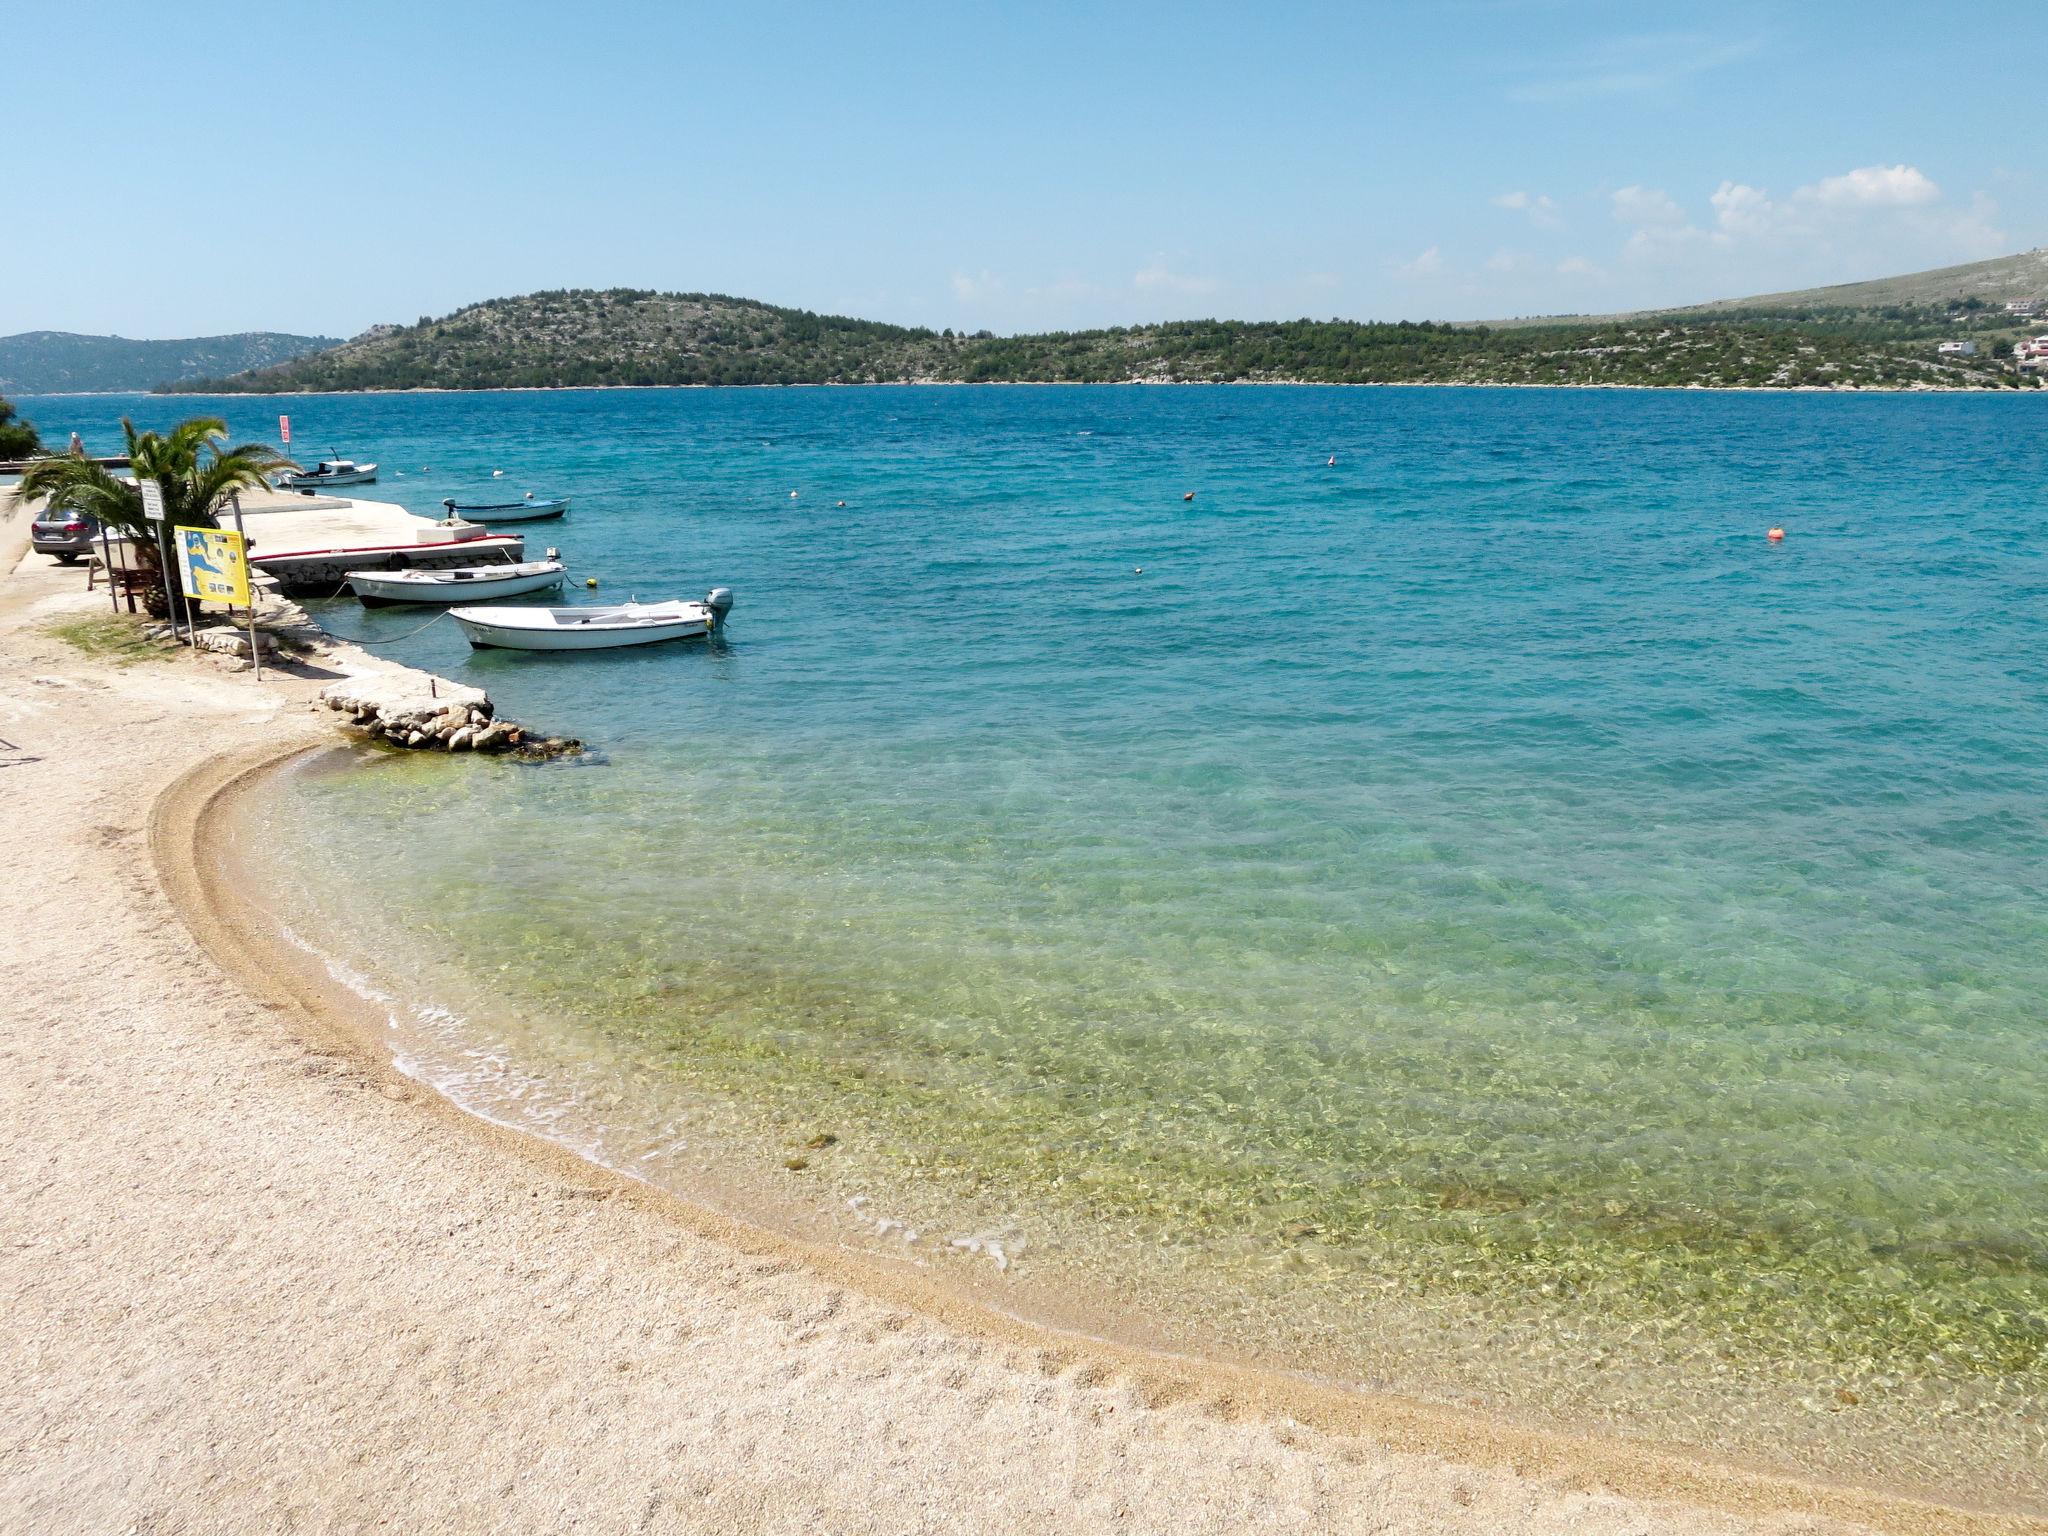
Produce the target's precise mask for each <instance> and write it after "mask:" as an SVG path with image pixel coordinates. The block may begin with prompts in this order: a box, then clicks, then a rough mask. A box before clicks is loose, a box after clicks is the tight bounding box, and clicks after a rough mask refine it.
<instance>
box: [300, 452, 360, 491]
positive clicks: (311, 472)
mask: <svg viewBox="0 0 2048 1536" xmlns="http://www.w3.org/2000/svg"><path fill="white" fill-rule="evenodd" d="M376 480H377V466H376V465H374V464H358V463H357V462H356V461H355V460H354V459H322V460H321V461H320V462H319V463H318V464H316V465H314V466H313V467H312V468H311V469H297V470H289V471H287V472H286V473H284V474H282V475H279V476H278V477H277V483H278V484H279V485H280V486H283V487H284V488H285V489H286V490H288V491H322V490H326V489H327V488H328V487H330V486H336V485H374V484H375V483H376Z"/></svg>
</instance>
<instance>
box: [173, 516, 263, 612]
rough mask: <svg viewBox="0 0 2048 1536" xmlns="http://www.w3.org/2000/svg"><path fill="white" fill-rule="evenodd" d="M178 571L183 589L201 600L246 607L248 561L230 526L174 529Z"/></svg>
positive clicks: (247, 604) (237, 534)
mask: <svg viewBox="0 0 2048 1536" xmlns="http://www.w3.org/2000/svg"><path fill="white" fill-rule="evenodd" d="M172 531H173V532H174V533H175V534H176V536H177V540H178V573H179V574H180V575H181V576H183V577H184V578H185V591H186V594H187V595H188V596H190V597H193V598H195V599H197V600H198V601H199V602H202V603H219V604H221V605H222V606H224V607H228V608H246V607H248V606H249V561H248V559H247V557H246V556H245V555H244V553H243V550H242V536H241V535H240V534H239V533H236V532H235V531H234V530H233V529H230V528H177V529H174V530H172Z"/></svg>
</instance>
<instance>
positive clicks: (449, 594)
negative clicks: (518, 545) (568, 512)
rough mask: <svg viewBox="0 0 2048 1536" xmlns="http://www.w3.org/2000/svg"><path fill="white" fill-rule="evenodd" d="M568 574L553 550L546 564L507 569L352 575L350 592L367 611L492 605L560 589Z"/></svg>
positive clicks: (537, 562)
mask: <svg viewBox="0 0 2048 1536" xmlns="http://www.w3.org/2000/svg"><path fill="white" fill-rule="evenodd" d="M568 569H569V568H568V567H567V566H566V565H564V564H563V563H562V562H561V561H560V560H558V559H556V558H555V552H554V551H553V550H552V549H551V550H549V551H548V558H547V559H545V560H520V561H508V562H507V563H505V564H503V565H461V566H456V567H455V568H454V569H452V570H444V571H350V572H349V573H348V587H349V590H350V591H351V592H353V593H355V595H356V601H357V602H359V603H361V604H362V605H363V606H364V607H365V608H383V607H387V606H389V605H391V604H394V603H473V602H488V601H494V600H495V599H497V598H501V597H523V596H524V595H525V594H527V593H529V592H545V591H547V590H548V589H549V588H550V587H559V586H560V585H561V584H562V577H563V574H564V573H565V572H567V570H568Z"/></svg>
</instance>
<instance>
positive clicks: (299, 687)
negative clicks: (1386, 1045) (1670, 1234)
mask: <svg viewBox="0 0 2048 1536" xmlns="http://www.w3.org/2000/svg"><path fill="white" fill-rule="evenodd" d="M24 527H25V525H24V520H23V519H22V518H21V517H20V516H19V515H15V516H14V517H12V519H11V520H9V519H8V518H7V515H6V512H5V510H4V506H0V569H6V568H8V567H11V566H13V565H14V561H15V556H16V555H17V553H18V552H19V550H20V548H21V546H22V544H23V543H24V542H25V537H24ZM82 585H83V582H82V578H81V577H80V575H79V574H78V573H77V572H75V571H74V572H63V573H59V572H57V571H56V570H55V569H54V568H52V567H51V566H50V565H49V563H48V562H46V561H43V560H41V559H40V558H37V557H29V558H28V559H27V560H26V561H24V562H23V563H22V564H21V565H20V567H19V568H18V569H15V570H13V571H12V573H11V574H10V575H8V576H7V577H6V578H5V579H4V580H0V787H4V794H0V867H4V868H5V869H7V870H8V871H10V872H11V874H12V876H13V879H12V882H11V883H12V887H13V889H12V892H11V896H12V900H11V903H10V906H11V911H10V912H9V915H8V922H7V926H6V930H5V938H4V940H0V985H4V995H5V997H6V998H7V999H8V1002H7V1006H6V1007H5V1009H4V1010H0V1057H4V1060H0V1170H4V1182H5V1188H6V1189H7V1191H8V1195H9V1198H8V1199H7V1200H6V1201H5V1202H4V1203H0V1251H4V1252H5V1253H6V1255H7V1262H6V1264H5V1265H4V1266H0V1315H4V1316H5V1318H6V1320H7V1326H6V1328H5V1329H4V1331H0V1383H4V1385H0V1530H6V1531H10V1532H12V1531H23V1532H27V1531H36V1532H64V1531H81V1532H83V1531H94V1532H99V1531H115V1530H147V1531H153V1532H173V1531H188V1530H189V1531H245V1530H246V1531H255V1530H261V1531H272V1530H282V1529H311V1530H354V1529H359V1528H360V1529H368V1528H372V1527H387V1526H389V1527H398V1528H403V1529H411V1530H451V1529H464V1530H466V1529H486V1528H488V1529H492V1530H518V1531H525V1530H549V1531H553V1530H560V1529H564V1528H566V1527H569V1526H571V1525H577V1526H582V1527H585V1528H590V1529H598V1530H644V1531H700V1530H701V1531H719V1532H724V1531H776V1532H782V1531H791V1532H794V1531H804V1532H810V1531H831V1532H867V1531H872V1532H906V1531H946V1532H958V1531H991V1532H994V1531H1001V1532H1005V1533H1013V1532H1017V1531H1045V1530H1051V1531H1067V1530H1071V1531H1084V1530H1085V1531H1099V1530H1102V1529H1105V1528H1115V1529H1122V1530H1141V1531H1153V1530H1156V1531H1217V1532H1225V1531H1229V1532H1239V1531H1261V1530H1270V1531H1332V1532H1336V1531H1344V1532H1349V1531H1359V1532H1365V1531H1387V1532H1472V1533H1478V1532H1558V1533H1563V1532H1574V1533H1577V1532H1585V1533H1616V1536H1619V1533H1623V1532H1628V1533H1667V1532H1670V1533H1675V1532H1728V1533H1734V1532H1795V1531H1796V1532H1822V1531H1827V1532H1835V1531H1847V1530H1854V1529H1865V1528H1870V1529H1882V1530H1888V1531H1898V1532H1908V1531H1914V1532H1917V1531H1955V1532H1964V1531H1993V1530H2027V1529H2041V1527H2040V1526H2039V1525H2036V1524H2030V1523H2028V1522H2024V1521H2014V1520H2002V1519H1997V1518H1993V1517H1988V1516H1977V1515H1971V1514H1967V1513H1964V1512H1960V1511H1952V1510H1945V1509H1939V1508H1936V1507H1934V1506H1930V1505H1925V1504H1917V1503H1913V1502H1910V1501H1905V1500H1897V1499H1890V1498H1886V1497H1883V1496H1880V1495H1876V1494H1864V1493H1860V1492H1857V1491H1854V1490H1847V1489H1838V1488H1826V1487H1819V1486H1815V1485H1809V1484H1801V1483H1796V1482H1791V1481H1787V1480H1784V1479H1779V1478H1771V1477H1767V1476H1762V1475H1753V1474H1749V1473H1746V1472H1743V1471H1741V1470H1739V1469H1731V1468H1724V1467H1717V1466H1714V1465H1711V1464H1707V1463H1703V1462H1696V1461H1692V1460H1687V1459H1684V1458H1679V1457H1674V1456H1664V1455H1659V1454H1656V1453H1654V1452H1650V1451H1646V1450H1642V1449H1639V1448H1634V1447H1630V1446H1627V1445H1622V1444H1617V1443H1614V1442H1611V1441H1599V1440H1590V1439H1589V1440H1583V1441H1581V1440H1576V1439H1571V1438H1567V1437H1561V1436H1555V1435H1539V1434H1534V1433H1530V1432H1527V1431H1522V1430H1518V1429H1516V1428H1515V1427H1514V1426H1512V1425H1503V1424H1496V1423H1492V1422H1489V1421H1485V1420H1481V1419H1478V1418H1476V1417H1474V1418H1466V1417H1461V1416H1458V1415H1455V1414H1451V1413H1448V1412H1446V1411H1444V1410H1440V1409H1434V1408H1427V1407H1423V1406H1420V1405H1416V1404H1411V1403H1405V1402H1402V1401H1400V1400H1393V1399H1376V1398H1367V1397H1361V1396H1353V1395H1348V1394H1339V1393H1335V1392H1328V1391H1323V1390H1321V1389H1317V1388H1312V1387H1308V1386H1305V1385H1303V1384H1301V1383H1299V1382H1296V1381H1293V1380H1292V1379H1290V1378H1286V1377H1280V1376H1272V1375H1264V1374H1260V1373H1256V1372H1249V1371H1241V1370H1233V1369H1230V1368H1226V1367H1220V1366H1205V1365H1201V1364H1197V1363H1193V1362H1187V1361H1178V1360H1172V1359H1165V1358H1160V1357H1152V1356H1147V1355H1145V1354H1143V1353H1141V1352H1137V1351H1131V1350H1125V1349H1121V1348H1118V1347H1116V1346H1112V1345H1107V1344H1099V1343H1095V1342H1092V1341H1078V1340H1075V1339H1072V1338H1067V1337H1064V1336H1059V1335H1054V1334H1050V1333H1047V1332H1044V1331H1042V1330H1037V1329H1033V1328H1031V1327H1030V1326H1028V1325H1026V1324H1022V1323H1017V1322H1014V1321H1010V1320H1006V1319H1004V1318H1001V1317H999V1316H995V1315H992V1314H990V1313H987V1312H985V1311H983V1310H981V1309H979V1308H977V1307H976V1306H975V1305H973V1303H972V1301H971V1300H970V1299H967V1298H964V1297H960V1296H955V1295H949V1294H947V1293H945V1292H943V1291H940V1290H937V1289H935V1288H930V1287H929V1286H928V1285H925V1284H920V1283H919V1282H917V1281H915V1280H914V1279H911V1278H909V1277H905V1276H903V1275H899V1274H891V1273H888V1272H885V1271H882V1270H879V1269H877V1268H876V1267H874V1266H873V1265H872V1264H870V1263H868V1262H866V1261H864V1260H863V1259H862V1258H861V1257H860V1256H858V1255H853V1254H848V1253H843V1252H835V1251H833V1250H830V1249H826V1248H817V1247H806V1246H803V1245H800V1244H797V1243H795V1242H792V1241H790V1240H787V1239H784V1238H781V1237H778V1236H776V1235H774V1234H771V1233H768V1232H764V1231H759V1230H755V1229H751V1228H747V1227H744V1226H740V1225H737V1224H735V1223H732V1222H730V1221H728V1220H726V1219H724V1218H721V1217H718V1216H716V1215H713V1214H711V1213H709V1212H706V1211H704V1210H701V1209H698V1208H695V1207H692V1206H689V1205H687V1204H685V1203H683V1202H681V1201H678V1200H676V1199H674V1198H672V1197H669V1196H665V1195H662V1194H660V1193H659V1192H656V1191H653V1190H650V1189H648V1188H645V1187H644V1186H639V1185H636V1184H633V1183H631V1182H630V1181H627V1180H624V1179H621V1178H618V1177H615V1176H613V1175H611V1174H608V1173H605V1172H604V1171H602V1170H600V1169H597V1168H595V1167H592V1166H590V1165H587V1164H584V1163H582V1162H579V1161H578V1160H577V1159H575V1158H574V1157H572V1156H570V1155H569V1154H567V1153H566V1152H563V1151H560V1150H559V1149H556V1148H552V1147H549V1146H547V1145H545V1144H543V1143H539V1142H535V1141H531V1140H527V1139H524V1138H521V1137H518V1136H515V1135H513V1134H511V1133H509V1132H505V1131H501V1130H497V1129H495V1128H493V1127H490V1126H487V1125H484V1124H483V1123H481V1122H479V1121H476V1120H473V1119H470V1118H469V1117H466V1116H464V1115H462V1114H460V1113H459V1112H458V1111H456V1110H454V1109H453V1108H452V1106H449V1105H447V1104H446V1103H445V1102H444V1101H441V1100H440V1099H438V1098H436V1097H435V1096H434V1095H432V1094H430V1093H428V1092H426V1091H425V1090H423V1089H421V1088H420V1087H419V1086H418V1085H416V1084H413V1083H411V1082H409V1081H408V1080H407V1079H405V1078H403V1077H402V1076H400V1075H398V1074H397V1073H395V1072H394V1071H393V1070H392V1069H391V1067H390V1065H389V1063H388V1061H387V1060H386V1059H385V1058H384V1056H383V1055H382V1053H381V1051H380V1050H379V1048H378V1046H377V1043H376V1038H375V1036H374V1035H372V1034H370V1033H367V1032H366V1031H365V1030H364V1029H363V1028H362V1027H361V1026H362V1022H363V1021H361V1020H359V1019H355V1018H352V1017H350V1016H349V1015H348V1013H347V1010H346V1008H345V1007H343V1006H341V1005H340V1004H338V1003H336V1002H335V1001H334V1000H333V999H332V998H331V997H329V995H328V992H327V990H326V989H323V987H322V986H321V984H320V979H319V978H317V977H312V976H308V975H303V974H297V973H295V972H294V971H293V969H292V967H290V966H287V965H279V964H275V963H272V962H271V961H269V960H267V959H264V958H263V957H264V956H265V955H266V954H267V953H268V952H267V951H266V950H264V949H263V948H261V947H260V946H251V945H248V944H246V943H244V942H243V937H242V936H241V934H240V930H239V929H238V924H241V923H243V922H245V921H246V920H247V919H248V916H249V915H248V914H246V913H243V912H241V911H239V910H238V909H237V906H236V897H235V893H234V892H233V891H232V890H231V889H228V888H225V887H223V886H222V884H221V880H220V874H221V871H220V869H219V868H218V867H217V866H215V865H213V864H212V863H211V862H210V861H209V860H205V859H198V858H195V856H194V847H195V837H197V836H199V835H200V833H201V830H202V829H203V828H204V827H205V826H206V825H207V824H208V818H209V816H210V814H211V813H212V811H213V809H214V808H216V806H217V803H218V796H220V795H221V794H222V793H224V792H232V790H233V788H234V786H235V785H236V784H237V783H238V782H242V781H244V780H245V779H246V776H247V775H248V774H249V773H250V772H252V771H258V770H260V767H261V765H263V764H266V763H269V762H273V761H276V760H278V759H279V758H280V757H281V756H283V755H288V754H290V753H291V752H292V751H294V750H296V749H299V748H302V747H305V746H308V745H314V744H318V743H320V742H323V741H328V740H332V739H333V732H334V725H333V720H334V717H333V716H332V715H331V714H330V713H329V712H327V711H326V710H324V709H317V708H315V707H314V705H313V703H312V700H313V697H314V695H315V693H316V692H317V690H318V688H319V686H320V685H321V684H322V683H323V682H324V681H326V680H327V678H326V677H325V676H322V675H320V671H321V669H319V668H308V669H301V671H300V672H299V674H297V675H288V676H273V675H270V674H268V673H267V674H266V676H265V678H264V680H263V681H262V682H261V683H258V682H256V681H255V680H254V679H252V678H251V677H250V676H249V675H248V674H247V673H246V672H245V671H236V670H233V664H232V663H230V662H228V661H227V660H225V659H224V658H219V657H192V656H186V655H177V656H172V657H167V658H162V659H151V660H144V661H141V662H139V663H136V664H133V665H126V666H123V665H117V664H115V663H113V662H111V661H107V660H96V659H92V658H90V657H88V656H87V655H85V653H83V652H82V651H81V650H79V649H78V648H77V647H76V646H74V645H73V644H71V643H70V642H68V641H66V640H63V639H60V638H57V637H56V636H54V635H53V634H51V633H50V627H51V626H52V625H53V624H55V623H57V622H60V621H61V620H63V619H65V618H67V617H69V616H72V615H74V614H75V613H78V612H80V611H83V612H92V611H99V612H104V611H105V610H104V607H103V606H100V607H98V608H97V610H94V609H92V608H84V609H81V603H82V602H83V601H85V600H84V599H83V594H82V593H81V592H80V590H79V589H80V588H81V587H82ZM94 601H97V599H95V600H94Z"/></svg>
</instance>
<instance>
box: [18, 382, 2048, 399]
mask: <svg viewBox="0 0 2048 1536" xmlns="http://www.w3.org/2000/svg"><path fill="white" fill-rule="evenodd" d="M656 389H662V390H677V389H734V390H768V389H1517V390H1574V391H1578V392H1581V393H1586V392H1601V391H1607V392H1613V393H1621V392H1628V393H1633V394H1665V395H2040V396H2044V397H2048V388H2044V387H2042V386H2040V385H2033V386H2028V385H2019V386H2017V387H2014V388H2005V387H1998V388H1994V387H1992V386H1990V385H1986V384H1953V385H1940V386H1932V385H1916V384H1851V385H1834V384H1535V383H1513V382H1509V381H1506V380H1501V381H1496V382H1487V383H1474V382H1470V381H1467V380H1463V379H1360V380H1325V379H884V380H877V381H874V382H864V383H850V382H847V381H844V380H830V381H827V382H824V383H796V384H487V385H479V386H477V387H475V388H473V389H455V388H450V387H447V386H445V385H439V384H415V385H409V386H407V387H406V388H404V389H292V390H280V391H277V392H275V393H272V392H266V391H262V390H241V389H237V390H229V391H226V392H225V393H221V394H208V393H205V392H203V391H197V390H182V389H179V390H163V391H158V390H154V389H147V390H78V391H73V392H70V393H68V394H62V395H21V396H17V397H16V398H18V399H22V400H60V399H74V400H84V399H104V398H107V397H110V396H115V395H124V394H137V395H148V396H152V397H154V398H160V399H166V400H170V399H177V398H179V397H186V398H191V399H199V400H230V399H233V398H235V397H236V396H239V395H247V396H248V397H249V398H250V399H252V400H289V399H294V398H301V397H303V398H305V399H309V400H310V399H340V398H345V397H348V396H353V395H560V394H595V393H598V392H611V393H618V392H624V391H631V390H656Z"/></svg>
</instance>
